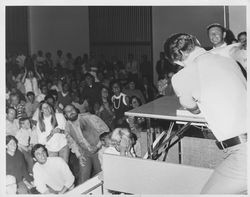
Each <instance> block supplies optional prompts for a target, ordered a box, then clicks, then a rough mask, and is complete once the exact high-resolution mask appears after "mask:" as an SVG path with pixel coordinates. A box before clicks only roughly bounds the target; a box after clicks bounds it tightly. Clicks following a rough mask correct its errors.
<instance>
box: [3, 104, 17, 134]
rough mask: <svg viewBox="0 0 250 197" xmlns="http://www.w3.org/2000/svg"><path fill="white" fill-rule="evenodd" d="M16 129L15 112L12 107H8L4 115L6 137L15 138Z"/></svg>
mask: <svg viewBox="0 0 250 197" xmlns="http://www.w3.org/2000/svg"><path fill="white" fill-rule="evenodd" d="M18 128H19V122H18V119H16V110H15V108H13V107H9V108H7V114H6V128H5V129H6V135H12V136H15V135H16V133H17V130H18Z"/></svg>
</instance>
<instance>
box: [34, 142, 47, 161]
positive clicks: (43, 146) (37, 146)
mask: <svg viewBox="0 0 250 197" xmlns="http://www.w3.org/2000/svg"><path fill="white" fill-rule="evenodd" d="M39 148H43V150H44V151H45V152H46V155H47V157H48V156H49V154H48V150H47V148H46V147H45V145H43V144H36V145H35V146H33V148H32V149H31V156H32V158H36V157H35V152H36V150H37V149H39Z"/></svg>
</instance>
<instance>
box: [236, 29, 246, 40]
mask: <svg viewBox="0 0 250 197" xmlns="http://www.w3.org/2000/svg"><path fill="white" fill-rule="evenodd" d="M243 35H245V36H247V32H245V31H242V32H240V33H239V34H238V35H237V39H238V40H239V38H240V37H241V36H243Z"/></svg>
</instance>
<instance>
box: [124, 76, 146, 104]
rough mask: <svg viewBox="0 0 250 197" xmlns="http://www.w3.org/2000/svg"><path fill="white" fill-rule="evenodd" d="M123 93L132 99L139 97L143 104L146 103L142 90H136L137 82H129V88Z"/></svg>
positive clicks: (131, 80)
mask: <svg viewBox="0 0 250 197" xmlns="http://www.w3.org/2000/svg"><path fill="white" fill-rule="evenodd" d="M123 92H124V94H126V95H127V96H128V97H130V98H131V97H132V96H136V97H138V98H139V99H140V100H141V102H142V104H144V103H145V102H146V101H145V98H144V96H143V94H142V92H141V90H139V89H136V84H135V80H133V79H130V80H129V82H128V88H126V89H124V91H123Z"/></svg>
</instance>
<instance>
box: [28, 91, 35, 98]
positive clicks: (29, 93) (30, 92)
mask: <svg viewBox="0 0 250 197" xmlns="http://www.w3.org/2000/svg"><path fill="white" fill-rule="evenodd" d="M26 96H27V97H29V96H35V93H34V92H32V91H29V92H27V94H26Z"/></svg>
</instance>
